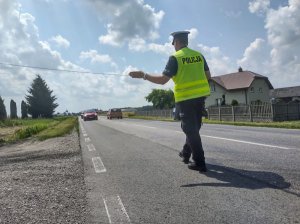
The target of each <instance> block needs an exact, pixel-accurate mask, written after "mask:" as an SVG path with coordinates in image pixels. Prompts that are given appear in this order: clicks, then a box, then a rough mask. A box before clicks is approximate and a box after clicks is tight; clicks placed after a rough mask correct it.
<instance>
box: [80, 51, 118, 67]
mask: <svg viewBox="0 0 300 224" xmlns="http://www.w3.org/2000/svg"><path fill="white" fill-rule="evenodd" d="M79 57H80V58H81V59H90V60H91V62H92V63H96V62H99V63H109V64H110V65H111V66H112V67H115V68H116V67H117V64H116V63H115V62H114V61H113V60H112V58H111V57H110V56H109V55H108V54H102V55H101V54H98V52H97V51H96V50H89V51H82V52H80V56H79Z"/></svg>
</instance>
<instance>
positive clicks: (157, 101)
mask: <svg viewBox="0 0 300 224" xmlns="http://www.w3.org/2000/svg"><path fill="white" fill-rule="evenodd" d="M145 98H146V100H147V101H148V102H152V104H153V107H154V108H156V109H170V108H173V107H174V105H175V100H174V93H173V91H172V90H171V89H169V90H163V89H153V90H152V92H151V93H150V94H149V95H148V96H146V97H145Z"/></svg>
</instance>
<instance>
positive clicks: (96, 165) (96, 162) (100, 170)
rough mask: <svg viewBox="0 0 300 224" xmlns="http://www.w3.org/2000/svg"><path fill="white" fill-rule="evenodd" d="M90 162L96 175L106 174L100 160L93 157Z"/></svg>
mask: <svg viewBox="0 0 300 224" xmlns="http://www.w3.org/2000/svg"><path fill="white" fill-rule="evenodd" d="M92 161H93V164H94V168H95V172H96V173H104V172H106V168H105V167H104V165H103V162H102V160H101V158H100V157H93V158H92Z"/></svg>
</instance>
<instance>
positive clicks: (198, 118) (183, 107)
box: [176, 97, 205, 166]
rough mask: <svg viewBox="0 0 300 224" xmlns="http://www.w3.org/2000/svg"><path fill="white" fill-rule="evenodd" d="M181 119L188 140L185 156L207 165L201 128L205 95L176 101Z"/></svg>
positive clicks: (184, 151) (183, 151)
mask: <svg viewBox="0 0 300 224" xmlns="http://www.w3.org/2000/svg"><path fill="white" fill-rule="evenodd" d="M176 104H177V106H178V109H179V116H180V119H181V128H182V130H183V132H184V133H185V135H186V142H185V144H184V146H183V150H182V153H183V156H184V157H186V158H190V156H191V154H192V159H193V160H194V161H195V163H196V164H197V165H199V166H203V165H205V157H204V151H203V147H202V142H201V137H200V133H199V131H200V128H201V125H202V115H203V111H204V107H205V97H200V98H195V99H190V100H185V101H181V102H178V103H176Z"/></svg>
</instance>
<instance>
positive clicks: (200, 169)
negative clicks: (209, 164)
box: [188, 162, 207, 173]
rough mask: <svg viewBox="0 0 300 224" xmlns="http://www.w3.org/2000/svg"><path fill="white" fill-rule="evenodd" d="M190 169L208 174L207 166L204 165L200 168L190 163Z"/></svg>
mask: <svg viewBox="0 0 300 224" xmlns="http://www.w3.org/2000/svg"><path fill="white" fill-rule="evenodd" d="M188 168H189V169H191V170H198V171H200V172H203V173H204V172H207V168H206V166H205V165H202V166H200V165H197V164H196V163H194V162H193V163H190V164H189V165H188Z"/></svg>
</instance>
